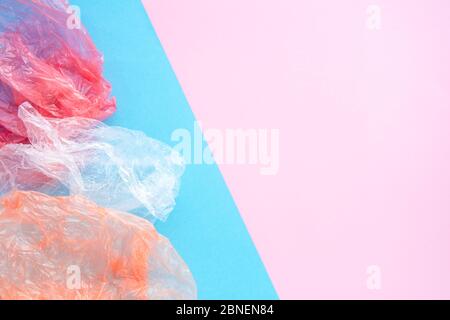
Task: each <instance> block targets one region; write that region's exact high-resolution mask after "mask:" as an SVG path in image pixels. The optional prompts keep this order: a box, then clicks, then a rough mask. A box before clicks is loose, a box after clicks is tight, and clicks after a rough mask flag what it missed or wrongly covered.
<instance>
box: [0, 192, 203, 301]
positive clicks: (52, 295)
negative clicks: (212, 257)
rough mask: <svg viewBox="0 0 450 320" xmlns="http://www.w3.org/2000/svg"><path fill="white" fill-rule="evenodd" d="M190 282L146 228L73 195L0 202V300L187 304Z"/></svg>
mask: <svg viewBox="0 0 450 320" xmlns="http://www.w3.org/2000/svg"><path fill="white" fill-rule="evenodd" d="M195 298H196V286H195V282H194V280H193V278H192V275H191V273H190V271H189V269H188V267H187V266H186V265H185V263H184V262H183V260H182V259H181V258H180V256H179V255H178V254H177V252H176V251H175V249H174V248H173V247H172V245H171V244H170V242H169V241H168V240H167V239H166V238H164V237H162V236H161V235H159V234H158V233H157V232H156V230H155V229H154V227H153V226H152V224H151V223H150V222H148V221H146V220H144V219H142V218H139V217H136V216H133V215H131V214H128V213H122V212H119V211H115V210H111V209H104V208H102V207H99V206H97V205H96V204H94V203H93V202H91V201H89V200H87V199H85V198H83V197H81V196H69V197H52V196H48V195H44V194H42V193H37V192H19V191H16V192H12V193H10V194H7V195H5V196H3V197H2V198H1V199H0V299H21V300H22V299H46V300H47V299H48V300H49V299H64V300H66V299H89V300H91V299H102V300H103V299H195Z"/></svg>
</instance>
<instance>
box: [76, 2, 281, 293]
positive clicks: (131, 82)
mask: <svg viewBox="0 0 450 320" xmlns="http://www.w3.org/2000/svg"><path fill="white" fill-rule="evenodd" d="M71 4H74V5H78V6H79V7H80V9H81V20H82V23H83V24H84V25H85V27H86V28H87V30H88V31H89V33H90V35H91V36H92V38H93V39H94V41H95V43H96V45H97V48H98V49H99V50H100V51H102V52H103V54H104V56H105V77H106V78H107V79H108V80H109V81H110V82H111V83H112V85H113V94H114V95H115V96H116V98H117V106H118V111H117V113H116V114H115V115H114V116H113V117H112V118H111V119H109V120H108V121H107V123H108V124H111V125H119V126H123V127H126V128H130V129H136V130H141V131H144V132H145V133H146V134H148V135H149V136H151V137H153V138H156V139H159V140H161V141H164V142H166V143H168V144H171V145H173V143H172V142H171V141H170V136H171V133H172V131H173V130H175V129H177V128H185V129H188V130H190V131H191V133H192V132H193V124H194V121H195V118H194V115H193V114H192V111H191V109H190V107H189V105H188V103H187V101H186V98H185V96H184V94H183V92H182V89H181V88H180V85H179V83H178V81H177V79H176V76H175V74H174V72H173V70H172V68H171V66H170V64H169V62H168V60H167V57H166V55H165V53H164V51H163V49H162V47H161V44H160V42H159V40H158V38H157V35H156V34H155V31H154V29H153V27H152V25H151V23H150V21H149V19H148V16H147V14H146V12H145V11H144V8H143V6H142V4H141V2H140V1H138V0H95V1H92V0H72V1H71ZM174 23H176V22H174ZM156 226H157V228H158V230H159V231H160V232H161V233H162V234H163V235H165V236H167V237H168V238H169V239H170V240H171V242H172V243H173V245H174V246H175V248H176V249H177V250H178V252H179V253H180V255H181V256H182V257H183V258H184V259H185V261H186V263H187V264H188V265H189V267H190V268H191V271H192V273H193V275H194V277H195V280H196V282H197V286H198V292H199V298H200V299H277V298H278V297H277V294H276V293H275V290H274V288H273V286H272V283H271V281H270V279H269V277H268V275H267V273H266V271H265V268H264V266H263V264H262V262H261V260H260V258H259V256H258V253H257V251H256V249H255V247H254V245H253V243H252V241H251V239H250V236H249V234H248V232H247V230H246V228H245V225H244V224H243V222H242V219H241V217H240V214H239V212H238V210H237V208H236V206H235V204H234V201H233V199H232V197H231V195H230V192H229V190H228V188H227V186H226V184H225V182H224V180H223V177H222V175H221V173H220V171H219V169H218V167H217V166H216V165H191V166H188V168H187V170H186V173H185V174H184V176H183V177H182V184H181V190H180V195H179V197H178V200H177V206H176V208H175V210H174V211H173V212H172V214H171V216H170V217H169V219H168V220H167V221H166V222H164V223H162V222H158V223H157V225H156Z"/></svg>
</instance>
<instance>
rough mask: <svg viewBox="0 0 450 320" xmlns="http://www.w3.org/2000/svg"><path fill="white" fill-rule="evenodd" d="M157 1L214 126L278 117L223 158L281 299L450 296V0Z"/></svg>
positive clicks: (194, 93)
mask: <svg viewBox="0 0 450 320" xmlns="http://www.w3.org/2000/svg"><path fill="white" fill-rule="evenodd" d="M144 3H145V5H146V8H147V11H148V13H149V16H150V17H151V21H152V23H153V24H154V26H155V29H156V32H157V33H158V36H159V37H160V39H161V42H162V44H163V46H164V49H165V51H166V53H167V55H168V58H169V59H170V62H171V64H172V66H173V68H174V70H175V72H176V74H177V77H178V79H179V81H180V84H181V85H182V87H183V90H184V92H185V93H186V96H187V98H188V100H189V103H190V105H191V107H192V109H193V111H194V113H195V115H196V116H197V117H198V118H199V119H201V120H202V123H203V127H204V128H221V129H224V128H279V129H280V143H281V144H280V156H281V157H280V171H279V174H278V175H277V176H273V177H263V176H261V175H259V173H258V172H257V171H256V170H253V169H252V168H247V167H243V166H221V168H220V169H221V171H222V173H223V174H224V177H225V179H226V181H227V185H228V186H229V188H230V191H231V192H232V194H233V197H234V199H235V201H236V203H237V205H238V207H239V209H240V212H241V214H242V217H243V218H244V220H245V223H246V225H247V227H248V230H249V231H250V233H251V235H252V238H253V240H254V241H255V244H256V247H257V248H258V251H259V253H260V254H261V257H262V259H263V261H264V263H265V265H266V267H267V270H268V272H269V274H270V276H271V279H272V280H273V282H274V285H275V287H276V289H277V291H278V292H279V294H280V297H281V298H447V299H448V298H450V273H449V272H448V270H449V269H450V250H449V243H450V233H449V228H450V215H449V212H450V202H449V200H448V199H449V194H450V165H449V163H450V146H449V144H450V141H449V137H450V126H449V125H448V123H449V119H450V108H449V105H450V90H449V88H450V65H449V64H450V60H449V59H448V57H449V56H450V42H449V40H448V39H450V20H449V19H448V17H449V14H450V2H448V1H445V0H427V1H425V0H422V1H407V0H397V1H388V0H375V1H365V0H343V1H331V0H282V1H274V0H245V1H242V0H226V1H225V0H223V1H220V0H217V1H211V0H189V1H181V0H144ZM377 15H379V16H378V17H377ZM374 271H376V272H381V277H375V278H373V276H374V274H373V272H374ZM367 272H369V273H367ZM378 276H380V274H379V275H378ZM376 278H378V279H379V280H381V282H380V285H376V284H375V282H373V281H372V280H373V279H376Z"/></svg>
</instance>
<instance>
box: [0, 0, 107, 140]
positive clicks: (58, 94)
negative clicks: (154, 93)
mask: <svg viewBox="0 0 450 320" xmlns="http://www.w3.org/2000/svg"><path fill="white" fill-rule="evenodd" d="M68 9H69V6H68V4H67V1H65V0H2V1H0V147H1V145H2V144H5V143H15V142H26V133H25V132H24V130H23V127H21V126H20V121H18V118H17V108H18V106H19V105H20V104H21V103H23V102H25V101H28V102H30V103H31V104H32V105H33V106H34V107H35V108H36V109H37V110H38V111H39V112H40V113H41V114H42V115H44V116H47V117H55V118H63V117H70V116H82V117H87V118H94V119H99V120H103V119H105V118H107V117H108V116H110V115H111V114H113V113H114V111H115V109H116V102H115V99H114V98H110V93H111V86H110V84H109V83H108V82H107V81H106V80H105V79H104V78H103V76H102V66H103V57H102V55H101V54H100V53H99V52H98V50H97V49H96V47H95V45H94V43H93V41H92V39H91V38H90V37H89V35H88V34H87V32H86V30H85V29H84V27H83V26H82V25H80V28H69V27H68V21H69V19H70V18H71V12H72V11H70V10H68ZM72 14H73V13H72Z"/></svg>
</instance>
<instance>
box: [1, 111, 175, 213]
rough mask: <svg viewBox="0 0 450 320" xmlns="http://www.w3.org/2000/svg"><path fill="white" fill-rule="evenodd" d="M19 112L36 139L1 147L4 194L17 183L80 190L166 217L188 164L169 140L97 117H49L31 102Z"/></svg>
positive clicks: (57, 191)
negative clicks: (160, 139)
mask: <svg viewBox="0 0 450 320" xmlns="http://www.w3.org/2000/svg"><path fill="white" fill-rule="evenodd" d="M18 115H19V118H20V120H21V122H22V125H23V127H24V130H25V131H26V132H27V136H28V139H29V140H30V143H31V144H8V145H5V146H4V147H2V148H0V195H1V194H5V193H7V192H9V191H11V190H13V189H18V190H25V191H26V190H31V191H39V192H43V193H45V194H49V195H69V194H75V195H78V194H79V195H84V196H86V197H87V198H89V199H91V200H92V201H94V202H96V203H97V204H98V205H100V206H103V207H106V208H113V209H117V210H121V211H126V212H132V213H135V214H138V215H141V216H146V217H148V218H152V217H153V218H158V219H161V220H165V219H166V217H167V215H168V214H169V213H170V212H171V210H172V209H173V207H174V206H175V197H176V195H177V193H178V188H179V180H180V176H181V175H182V174H183V171H184V164H183V159H182V157H181V156H180V155H179V154H178V153H177V152H175V151H174V150H173V149H171V148H170V147H169V146H167V145H165V144H163V143H160V142H158V141H156V140H154V139H151V138H149V137H147V136H146V135H145V134H143V133H141V132H137V131H132V130H128V129H123V128H119V127H108V126H106V125H105V124H103V123H101V122H99V121H97V120H93V119H87V118H80V117H72V118H66V119H49V118H44V117H43V116H41V115H40V114H39V113H38V112H37V110H36V109H34V108H33V107H32V106H31V104H29V103H24V104H22V105H21V106H20V107H19V112H18ZM150 220H151V219H150Z"/></svg>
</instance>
